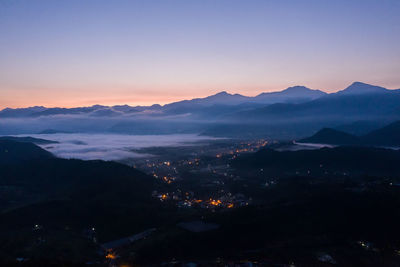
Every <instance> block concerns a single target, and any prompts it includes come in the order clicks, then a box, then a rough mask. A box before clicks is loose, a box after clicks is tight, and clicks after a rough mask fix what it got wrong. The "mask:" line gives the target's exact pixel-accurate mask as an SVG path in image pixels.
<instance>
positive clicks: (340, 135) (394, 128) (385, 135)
mask: <svg viewBox="0 0 400 267" xmlns="http://www.w3.org/2000/svg"><path fill="white" fill-rule="evenodd" d="M298 142H300V143H316V144H331V145H364V146H400V121H396V122H393V123H391V124H389V125H387V126H385V127H383V128H380V129H377V130H374V131H372V132H370V133H368V134H366V135H362V136H355V135H351V134H348V133H345V132H341V131H338V130H334V129H329V128H324V129H321V130H319V131H318V132H317V133H315V134H314V135H313V136H310V137H307V138H304V139H301V140H299V141H298Z"/></svg>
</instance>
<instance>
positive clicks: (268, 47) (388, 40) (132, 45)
mask: <svg viewBox="0 0 400 267" xmlns="http://www.w3.org/2000/svg"><path fill="white" fill-rule="evenodd" d="M399 14H400V1H398V0H376V1H371V0H359V1H354V0H335V1H331V0H329V1H328V0H314V1H311V0H297V1H296V0H292V1H289V0H276V1H269V0H152V1H148V0H142V1H135V0H129V1H128V0H108V1H105V0H65V1H62V0H47V1H45V0H0V109H1V108H5V107H26V106H35V105H44V106H48V107H54V106H63V107H73V106H89V105H93V104H104V105H114V104H130V105H149V104H154V103H159V104H165V103H169V102H173V101H177V100H182V99H191V98H195V97H204V96H207V95H211V94H214V93H217V92H219V91H228V92H231V93H240V94H244V95H250V96H254V95H257V94H259V93H261V92H268V91H277V90H283V89H285V88H287V87H289V86H294V85H305V86H307V87H310V88H313V89H321V90H324V91H327V92H334V91H338V90H340V89H343V88H345V87H347V86H348V85H350V84H351V83H352V82H354V81H362V82H366V83H371V84H375V85H380V86H384V87H387V88H392V89H393V88H400V75H399V73H400V45H399V44H400V15H399Z"/></svg>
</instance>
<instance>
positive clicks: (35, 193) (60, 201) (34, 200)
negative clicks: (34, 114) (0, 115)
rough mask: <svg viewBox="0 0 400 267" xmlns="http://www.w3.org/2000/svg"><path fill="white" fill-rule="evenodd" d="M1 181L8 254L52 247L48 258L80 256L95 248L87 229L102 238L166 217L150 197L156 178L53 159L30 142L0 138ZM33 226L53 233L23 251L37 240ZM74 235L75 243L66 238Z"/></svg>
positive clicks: (1, 223)
mask: <svg viewBox="0 0 400 267" xmlns="http://www.w3.org/2000/svg"><path fill="white" fill-rule="evenodd" d="M0 185H1V187H2V188H4V189H2V190H3V191H4V192H6V193H4V192H3V191H2V192H3V195H2V197H1V198H0V227H1V228H2V229H8V230H7V233H5V232H4V233H2V234H0V240H1V241H0V251H4V252H5V251H7V252H8V253H10V254H8V256H7V257H8V258H9V257H10V256H11V257H18V256H19V255H23V256H25V257H32V256H33V255H40V254H41V253H42V252H40V251H43V252H44V251H46V250H51V251H52V253H51V256H50V255H49V256H50V257H53V256H56V255H62V254H65V253H66V254H68V255H69V256H70V257H72V258H73V257H78V258H79V260H82V259H83V258H85V257H90V255H92V254H91V252H90V251H93V248H90V247H91V245H90V242H88V241H87V240H86V239H85V238H82V237H80V236H82V234H81V233H82V231H84V229H91V228H92V227H96V238H98V240H99V241H102V242H104V241H108V240H112V239H116V238H119V237H121V236H126V235H131V234H134V233H137V232H140V231H142V230H145V229H146V228H147V227H154V226H157V225H159V222H160V219H161V218H163V219H164V220H166V219H165V217H164V214H163V213H162V212H155V211H157V210H158V209H159V203H158V202H156V201H155V200H154V199H152V198H151V192H152V190H154V189H155V188H156V187H157V186H156V183H155V180H154V179H153V178H152V177H150V176H147V175H145V174H144V173H142V172H140V171H138V170H136V169H133V168H131V167H128V166H125V165H121V164H118V163H114V162H104V161H82V160H67V159H59V158H55V157H54V156H52V155H51V154H50V153H49V152H47V151H45V150H43V149H41V148H40V147H38V146H36V145H34V144H32V143H26V142H16V141H9V140H7V141H5V140H3V141H0ZM5 188H6V189H7V190H6V189H5ZM34 225H41V226H43V227H44V229H45V234H44V235H45V236H46V235H49V236H51V238H50V237H49V238H48V240H47V241H46V243H44V244H43V245H41V246H36V245H35V246H33V247H32V249H31V250H28V251H25V252H23V253H22V248H24V247H25V246H26V244H29V243H35V242H36V241H35V237H34V236H32V227H33V226H34ZM65 227H68V228H69V229H71V230H69V231H67V232H65V231H64V230H62V229H64V228H65ZM60 231H61V232H62V233H60ZM66 233H67V234H66ZM65 235H66V236H65ZM72 240H75V241H74V242H76V245H77V247H76V248H74V247H71V246H68V243H65V242H72ZM80 246H81V247H80ZM64 249H65V251H63V250H64ZM80 249H81V251H79V250H80ZM79 253H83V255H84V256H83V258H82V255H79ZM85 253H87V255H86V254H85ZM0 255H1V256H2V257H3V256H4V255H3V252H0ZM72 258H71V259H72Z"/></svg>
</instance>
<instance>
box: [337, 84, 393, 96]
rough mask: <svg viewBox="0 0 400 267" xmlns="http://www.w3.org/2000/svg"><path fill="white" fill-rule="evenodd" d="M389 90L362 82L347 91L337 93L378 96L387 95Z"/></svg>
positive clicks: (351, 86)
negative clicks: (380, 94) (379, 94)
mask: <svg viewBox="0 0 400 267" xmlns="http://www.w3.org/2000/svg"><path fill="white" fill-rule="evenodd" d="M388 91H389V90H388V89H386V88H383V87H380V86H375V85H370V84H366V83H362V82H354V83H352V84H351V85H350V86H349V87H347V88H346V89H344V90H342V91H339V92H337V94H341V95H362V94H376V93H386V92H388Z"/></svg>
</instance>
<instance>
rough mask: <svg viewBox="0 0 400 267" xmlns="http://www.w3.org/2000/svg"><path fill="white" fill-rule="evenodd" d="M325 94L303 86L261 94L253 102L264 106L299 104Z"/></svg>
mask: <svg viewBox="0 0 400 267" xmlns="http://www.w3.org/2000/svg"><path fill="white" fill-rule="evenodd" d="M326 94H327V93H325V92H323V91H320V90H312V89H309V88H307V87H305V86H293V87H289V88H287V89H285V90H283V91H280V92H271V93H261V94H259V95H257V96H256V97H254V99H253V100H254V101H255V102H261V103H265V104H273V103H300V102H306V101H311V100H314V99H317V98H320V97H322V96H324V95H326Z"/></svg>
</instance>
